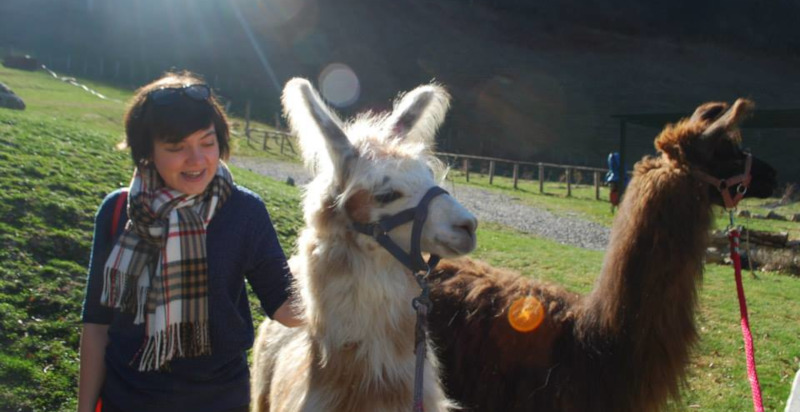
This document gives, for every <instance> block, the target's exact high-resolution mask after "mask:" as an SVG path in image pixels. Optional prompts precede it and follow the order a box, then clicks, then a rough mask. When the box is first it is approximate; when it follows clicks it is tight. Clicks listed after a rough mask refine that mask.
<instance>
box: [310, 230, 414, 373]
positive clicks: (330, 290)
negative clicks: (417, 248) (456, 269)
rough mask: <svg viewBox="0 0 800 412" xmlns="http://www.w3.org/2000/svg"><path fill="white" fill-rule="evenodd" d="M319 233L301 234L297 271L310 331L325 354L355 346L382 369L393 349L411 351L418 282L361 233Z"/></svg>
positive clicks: (372, 363)
mask: <svg viewBox="0 0 800 412" xmlns="http://www.w3.org/2000/svg"><path fill="white" fill-rule="evenodd" d="M320 235H321V233H320V232H318V231H315V230H313V229H306V230H305V231H304V232H303V233H302V235H301V237H300V242H299V244H300V245H301V250H300V253H301V260H302V261H303V262H305V265H306V266H305V267H303V268H299V270H298V272H301V273H298V274H297V275H298V283H299V286H300V289H301V293H302V294H303V295H304V296H303V297H304V301H305V302H306V305H307V307H306V311H307V315H308V319H309V334H310V336H311V337H312V339H313V340H314V341H315V342H316V344H318V345H319V349H320V351H321V353H322V355H323V358H327V357H328V356H335V353H337V351H341V350H352V349H353V348H355V349H356V350H357V352H358V353H359V355H360V356H361V357H364V358H367V359H369V363H370V364H371V365H372V366H373V367H376V368H378V369H383V370H384V371H385V366H387V365H382V364H383V363H385V362H387V361H388V360H397V358H398V353H394V352H399V353H403V354H409V355H411V354H413V335H414V322H415V319H416V318H415V313H414V310H413V308H412V305H411V300H412V299H413V298H414V297H415V296H416V295H418V294H419V286H418V285H417V284H416V282H415V281H414V279H413V277H412V276H411V274H410V272H409V271H408V269H406V268H405V266H403V265H402V264H400V263H399V262H397V261H396V260H395V259H394V258H393V257H392V256H391V255H390V254H389V253H388V252H386V251H385V250H384V249H383V248H381V247H380V246H376V244H375V243H374V242H372V240H370V239H369V238H367V237H366V236H364V235H360V234H356V233H354V232H352V231H349V230H343V231H337V232H328V233H327V235H326V236H320ZM387 352H392V353H387ZM387 355H389V356H387ZM403 357H405V356H403ZM324 360H325V359H323V361H324ZM380 365H382V366H380Z"/></svg>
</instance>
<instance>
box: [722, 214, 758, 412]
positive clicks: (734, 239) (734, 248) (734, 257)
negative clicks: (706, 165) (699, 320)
mask: <svg viewBox="0 0 800 412" xmlns="http://www.w3.org/2000/svg"><path fill="white" fill-rule="evenodd" d="M730 220H731V223H730V226H729V228H730V230H729V231H728V239H730V242H731V261H733V272H734V275H735V277H736V294H737V295H738V297H739V313H740V314H741V319H742V320H741V323H742V338H743V339H744V352H745V356H746V357H747V379H748V380H749V381H750V392H751V393H752V395H753V410H754V411H755V412H764V403H763V401H762V399H761V385H760V384H759V383H758V372H756V355H755V348H754V347H753V334H752V333H751V332H750V321H749V319H748V316H747V299H746V298H745V296H744V286H743V285H742V259H741V256H740V254H739V237H740V233H739V230H738V229H737V228H736V226H734V225H733V210H731V211H730Z"/></svg>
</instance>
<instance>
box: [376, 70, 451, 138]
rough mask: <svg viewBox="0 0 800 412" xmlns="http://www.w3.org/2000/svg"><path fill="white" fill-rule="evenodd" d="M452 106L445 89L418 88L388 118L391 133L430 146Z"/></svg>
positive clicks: (436, 86)
mask: <svg viewBox="0 0 800 412" xmlns="http://www.w3.org/2000/svg"><path fill="white" fill-rule="evenodd" d="M449 107H450V95H449V94H448V93H447V91H446V90H445V89H444V88H443V87H441V86H439V85H437V84H429V85H425V86H420V87H417V88H416V89H414V90H412V91H410V92H408V93H406V94H405V95H403V96H402V97H401V98H400V99H399V100H397V101H396V102H395V104H394V110H393V111H392V114H391V116H389V119H388V125H389V127H390V128H391V129H390V133H391V135H392V136H396V137H399V138H403V139H406V140H408V141H415V142H421V143H424V144H425V145H427V146H430V145H432V144H433V141H434V136H435V135H436V129H438V128H439V126H440V125H441V124H442V122H444V116H445V114H447V109H448V108H449Z"/></svg>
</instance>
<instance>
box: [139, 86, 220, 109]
mask: <svg viewBox="0 0 800 412" xmlns="http://www.w3.org/2000/svg"><path fill="white" fill-rule="evenodd" d="M181 95H185V96H186V97H189V98H190V99H192V100H197V101H199V102H202V101H206V100H208V98H209V97H211V89H210V88H209V87H208V85H205V84H189V85H184V86H181V87H162V88H160V89H156V90H153V91H152V92H150V93H148V94H147V98H148V99H149V100H150V101H151V102H153V104H155V105H158V106H164V105H169V104H173V103H175V102H177V101H178V99H179V98H180V96H181Z"/></svg>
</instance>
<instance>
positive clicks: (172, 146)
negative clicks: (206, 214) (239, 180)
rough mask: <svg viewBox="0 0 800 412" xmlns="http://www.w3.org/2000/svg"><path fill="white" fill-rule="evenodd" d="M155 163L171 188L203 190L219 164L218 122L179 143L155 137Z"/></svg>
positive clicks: (184, 190) (192, 191) (186, 191)
mask: <svg viewBox="0 0 800 412" xmlns="http://www.w3.org/2000/svg"><path fill="white" fill-rule="evenodd" d="M153 164H154V165H155V167H156V170H157V171H158V174H159V175H161V178H162V179H164V182H165V183H166V184H167V186H169V187H170V188H172V189H175V190H177V191H179V192H182V193H185V194H187V195H196V194H200V193H203V191H205V190H206V187H207V186H208V184H209V183H211V179H213V178H214V175H215V174H216V173H217V166H218V165H219V143H218V142H217V133H216V130H214V125H213V124H212V125H211V127H208V128H206V129H201V130H198V131H196V132H194V133H192V134H190V135H188V136H186V137H184V138H183V140H181V141H180V142H177V143H167V142H162V141H159V140H155V141H154V143H153Z"/></svg>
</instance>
